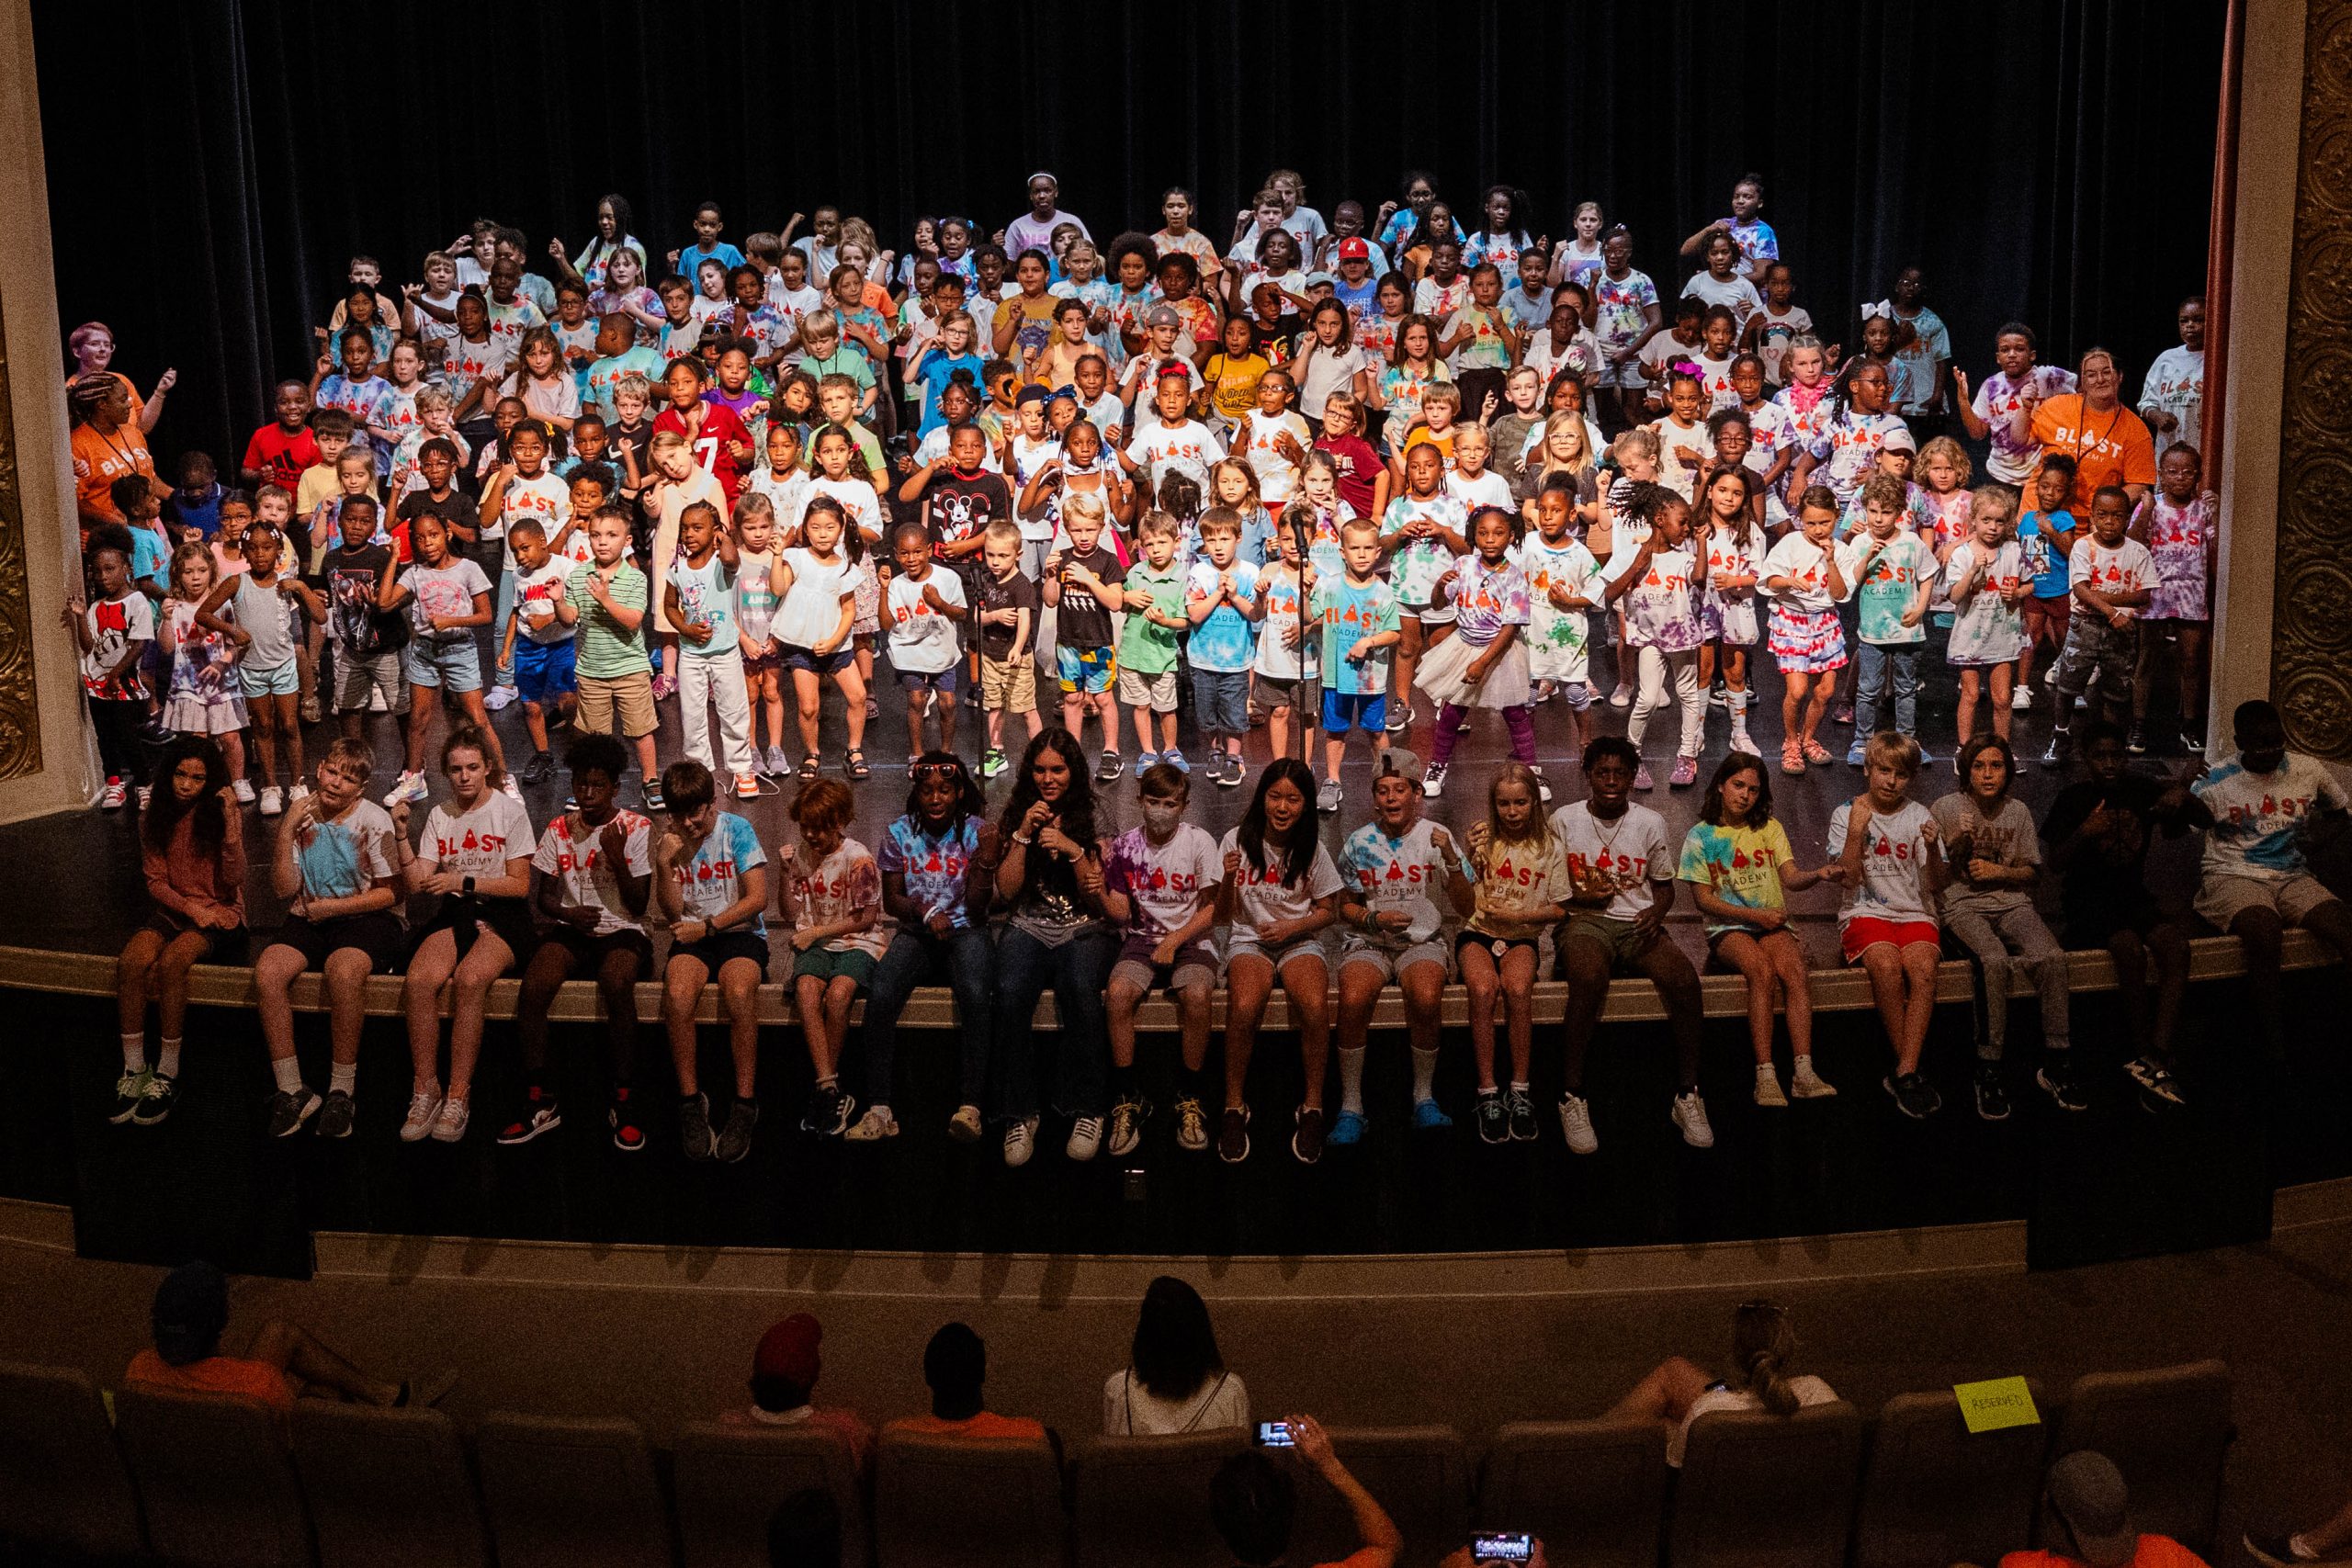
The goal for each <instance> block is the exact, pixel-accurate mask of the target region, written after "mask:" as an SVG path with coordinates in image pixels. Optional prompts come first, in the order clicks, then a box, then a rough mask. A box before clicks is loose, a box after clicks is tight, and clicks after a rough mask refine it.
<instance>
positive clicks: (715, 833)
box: [671, 811, 768, 937]
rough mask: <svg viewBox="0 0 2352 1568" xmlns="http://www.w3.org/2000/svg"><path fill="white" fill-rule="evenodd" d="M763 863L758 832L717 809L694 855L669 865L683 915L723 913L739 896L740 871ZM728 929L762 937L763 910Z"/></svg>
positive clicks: (765, 920) (698, 917) (694, 917)
mask: <svg viewBox="0 0 2352 1568" xmlns="http://www.w3.org/2000/svg"><path fill="white" fill-rule="evenodd" d="M767 863H768V854H767V852H766V851H765V850H763V849H762V848H760V835H759V833H758V832H757V831H756V830H755V829H753V828H752V825H751V824H750V823H749V822H747V821H745V820H744V819H743V818H741V817H738V816H736V815H735V814H734V813H732V812H729V811H722V812H720V813H719V814H718V821H717V823H715V824H714V825H713V826H712V828H711V829H710V836H709V837H707V838H706V839H704V840H703V841H702V848H700V849H698V850H696V851H695V852H694V858H693V859H691V860H688V861H685V862H684V863H680V864H678V865H675V866H673V867H672V868H671V874H672V875H673V876H675V877H676V878H677V879H678V887H679V892H680V900H679V903H680V909H681V911H682V914H683V917H684V919H690V920H701V919H709V918H710V917H711V916H713V915H716V914H720V913H722V912H724V911H725V910H726V908H728V906H729V905H730V904H733V903H734V902H735V901H736V900H737V899H738V898H741V897H742V896H743V889H742V881H743V874H744V873H745V872H747V871H750V870H751V869H752V867H754V866H762V865H765V864H767ZM729 930H730V931H748V932H749V933H751V934H752V936H755V937H765V936H766V935H767V934H768V917H767V911H766V910H764V909H763V910H761V911H759V912H758V913H756V914H754V915H753V916H752V921H751V924H749V925H744V926H731V927H729Z"/></svg>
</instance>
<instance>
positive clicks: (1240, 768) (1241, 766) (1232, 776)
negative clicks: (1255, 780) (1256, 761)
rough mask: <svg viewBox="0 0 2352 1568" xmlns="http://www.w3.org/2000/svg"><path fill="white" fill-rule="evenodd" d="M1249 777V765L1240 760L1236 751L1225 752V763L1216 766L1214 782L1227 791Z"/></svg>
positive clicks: (1239, 754)
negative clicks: (1221, 785)
mask: <svg viewBox="0 0 2352 1568" xmlns="http://www.w3.org/2000/svg"><path fill="white" fill-rule="evenodd" d="M1249 776H1250V764H1249V763H1247V762H1245V761H1242V760H1241V753H1239V752H1238V751H1227V753H1226V754H1225V761H1223V762H1221V763H1219V764H1218V766H1217V775H1216V782H1217V783H1218V784H1223V785H1224V786H1225V787H1226V788H1227V789H1231V788H1233V787H1234V786H1235V785H1236V784H1239V783H1240V782H1241V781H1242V780H1243V779H1246V778H1248V777H1249Z"/></svg>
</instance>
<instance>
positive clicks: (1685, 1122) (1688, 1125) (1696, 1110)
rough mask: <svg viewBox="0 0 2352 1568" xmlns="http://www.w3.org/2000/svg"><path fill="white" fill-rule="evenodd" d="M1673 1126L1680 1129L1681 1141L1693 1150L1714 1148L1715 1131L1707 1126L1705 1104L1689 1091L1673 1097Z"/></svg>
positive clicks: (1696, 1093) (1694, 1093) (1693, 1091)
mask: <svg viewBox="0 0 2352 1568" xmlns="http://www.w3.org/2000/svg"><path fill="white" fill-rule="evenodd" d="M1674 1124H1675V1125H1676V1126H1677V1127H1679V1128H1681V1129H1682V1141H1683V1142H1684V1143H1686V1144H1688V1145H1691V1147H1692V1148H1694V1149H1712V1148H1713V1147H1714V1146H1715V1130H1714V1129H1713V1127H1710V1126H1708V1125H1707V1102H1706V1101H1705V1100H1702V1099H1700V1098H1699V1091H1698V1090H1697V1089H1691V1090H1690V1091H1689V1092H1688V1093H1685V1094H1678V1095H1676V1096H1675V1097H1674Z"/></svg>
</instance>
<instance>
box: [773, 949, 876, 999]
mask: <svg viewBox="0 0 2352 1568" xmlns="http://www.w3.org/2000/svg"><path fill="white" fill-rule="evenodd" d="M804 975H806V976H809V977H810V978H812V979H817V980H826V981H831V980H839V979H847V980H850V981H853V982H854V983H855V985H856V987H857V988H858V989H859V990H861V991H863V990H865V989H866V988H867V987H870V986H872V985H873V984H874V954H872V953H868V952H866V951H865V949H864V948H862V947H848V948H842V949H841V950H839V951H838V952H836V951H834V950H832V949H830V948H827V947H826V946H825V945H824V944H823V943H821V942H820V943H819V944H818V945H816V946H814V947H811V948H809V949H808V950H807V951H805V952H801V953H794V954H793V955H792V977H793V978H794V979H796V980H797V979H799V978H800V977H801V976H804Z"/></svg>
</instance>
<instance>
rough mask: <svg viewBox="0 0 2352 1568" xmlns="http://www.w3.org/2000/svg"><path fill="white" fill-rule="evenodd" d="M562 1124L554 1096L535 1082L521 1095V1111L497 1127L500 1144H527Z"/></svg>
mask: <svg viewBox="0 0 2352 1568" xmlns="http://www.w3.org/2000/svg"><path fill="white" fill-rule="evenodd" d="M562 1125H563V1112H562V1111H560V1110H559V1109H558V1108H557V1106H556V1102H555V1096H553V1095H551V1094H549V1093H548V1091H547V1090H545V1089H541V1088H540V1087H539V1086H538V1085H537V1084H533V1085H532V1086H531V1087H530V1089H529V1091H528V1092H527V1093H526V1094H525V1095H524V1097H523V1113H522V1114H521V1115H520V1116H517V1117H516V1118H515V1120H514V1121H512V1122H508V1123H506V1125H505V1126H503V1127H502V1128H500V1129H499V1133H498V1141H499V1142H500V1143H502V1144H527V1143H529V1142H530V1141H531V1140H532V1139H533V1138H536V1137H537V1136H538V1135H539V1134H542V1133H552V1132H554V1131H555V1130H556V1129H557V1128H558V1127H560V1126H562Z"/></svg>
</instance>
